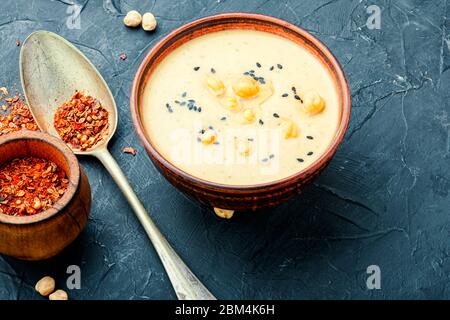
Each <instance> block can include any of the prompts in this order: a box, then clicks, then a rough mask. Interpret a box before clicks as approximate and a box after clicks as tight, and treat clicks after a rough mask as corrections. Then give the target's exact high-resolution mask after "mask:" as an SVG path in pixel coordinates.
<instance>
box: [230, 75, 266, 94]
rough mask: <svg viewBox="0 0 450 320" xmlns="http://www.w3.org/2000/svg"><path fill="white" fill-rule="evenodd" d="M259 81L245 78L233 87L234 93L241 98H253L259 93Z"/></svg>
mask: <svg viewBox="0 0 450 320" xmlns="http://www.w3.org/2000/svg"><path fill="white" fill-rule="evenodd" d="M259 89H260V88H259V84H258V81H256V80H255V79H253V78H252V77H249V76H244V77H242V78H240V79H239V80H238V82H236V83H235V84H234V85H233V91H234V93H235V94H236V95H237V96H239V97H241V98H252V97H254V96H256V95H257V94H258V92H259Z"/></svg>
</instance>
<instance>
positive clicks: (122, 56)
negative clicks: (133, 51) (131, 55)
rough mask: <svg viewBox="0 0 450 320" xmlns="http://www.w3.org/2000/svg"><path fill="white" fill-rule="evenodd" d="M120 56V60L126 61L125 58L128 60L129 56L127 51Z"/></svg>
mask: <svg viewBox="0 0 450 320" xmlns="http://www.w3.org/2000/svg"><path fill="white" fill-rule="evenodd" d="M119 58H120V60H122V61H125V60H127V58H128V56H127V55H126V54H125V53H121V54H120V56H119Z"/></svg>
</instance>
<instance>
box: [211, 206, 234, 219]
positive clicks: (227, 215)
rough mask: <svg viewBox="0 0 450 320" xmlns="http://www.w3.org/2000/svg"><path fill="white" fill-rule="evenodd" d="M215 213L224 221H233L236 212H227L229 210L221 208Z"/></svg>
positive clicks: (216, 209)
mask: <svg viewBox="0 0 450 320" xmlns="http://www.w3.org/2000/svg"><path fill="white" fill-rule="evenodd" d="M214 212H215V213H216V215H217V216H219V217H220V218H224V219H231V218H232V217H233V214H234V210H227V209H220V208H214Z"/></svg>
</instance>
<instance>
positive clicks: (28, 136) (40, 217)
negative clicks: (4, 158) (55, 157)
mask: <svg viewBox="0 0 450 320" xmlns="http://www.w3.org/2000/svg"><path fill="white" fill-rule="evenodd" d="M20 140H36V141H38V142H39V143H46V144H49V145H51V146H53V147H54V148H55V149H56V150H57V151H58V152H59V153H60V154H61V155H62V156H63V158H64V159H65V162H66V164H67V165H68V167H69V177H68V179H69V184H68V186H67V190H66V192H65V193H64V194H63V195H62V197H61V198H59V200H58V201H56V202H55V203H54V204H53V206H52V207H51V208H49V209H47V210H44V211H42V212H39V213H37V214H35V215H32V216H25V217H20V216H10V215H7V214H3V213H0V223H6V224H15V225H27V224H33V223H38V222H42V221H45V220H47V219H50V218H52V217H53V216H55V215H56V214H58V213H59V212H61V211H62V210H63V209H64V208H65V207H66V206H67V205H68V203H69V202H70V201H71V200H72V198H73V197H74V195H75V193H76V191H77V189H78V186H79V183H80V165H79V163H78V160H77V157H76V156H75V154H74V153H73V152H72V151H71V150H70V148H69V147H68V146H67V145H66V144H65V143H64V142H62V141H61V140H60V139H58V138H56V137H53V136H52V135H50V134H48V133H44V132H40V131H29V130H21V131H17V132H13V133H9V134H6V135H3V136H0V145H4V144H8V143H14V142H16V141H20ZM0 165H1V164H0Z"/></svg>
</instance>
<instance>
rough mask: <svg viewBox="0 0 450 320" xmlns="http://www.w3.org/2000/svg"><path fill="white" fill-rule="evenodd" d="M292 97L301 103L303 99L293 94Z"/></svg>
mask: <svg viewBox="0 0 450 320" xmlns="http://www.w3.org/2000/svg"><path fill="white" fill-rule="evenodd" d="M294 98H295V99H296V100H299V101H300V102H301V103H303V100H302V98H300V96H298V95H295V96H294Z"/></svg>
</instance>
